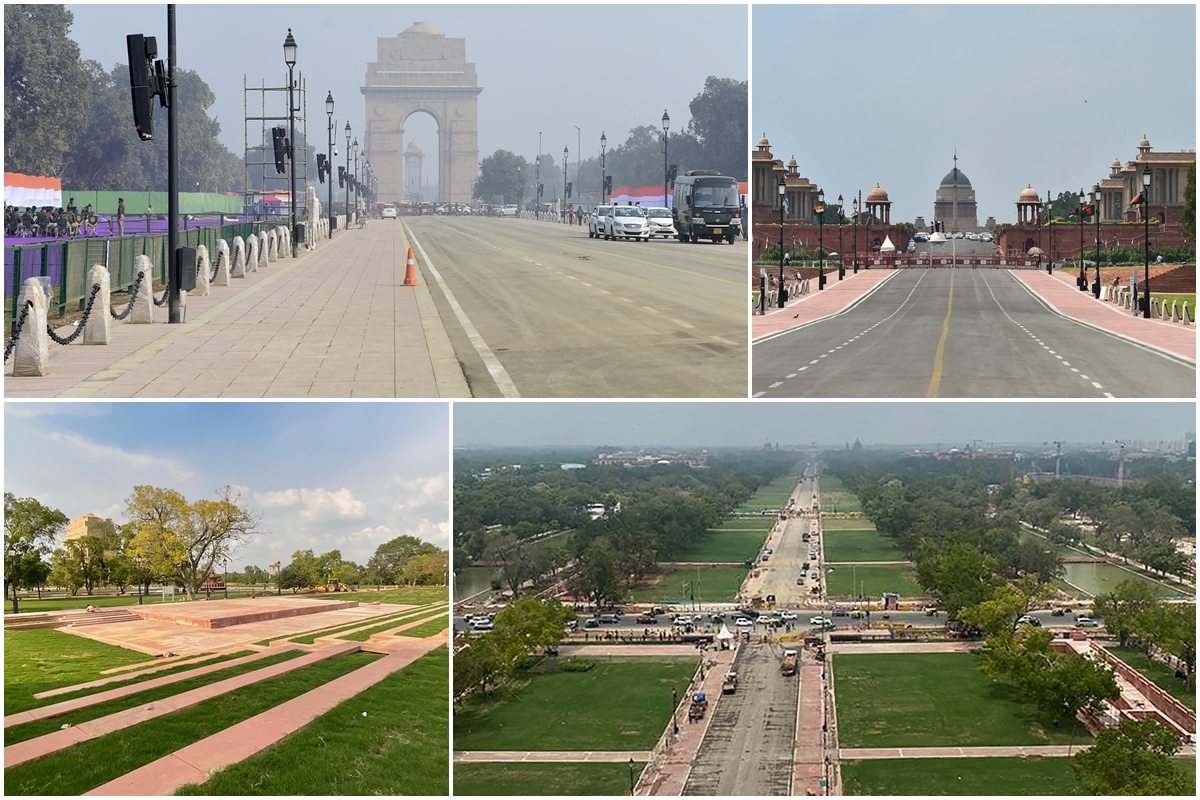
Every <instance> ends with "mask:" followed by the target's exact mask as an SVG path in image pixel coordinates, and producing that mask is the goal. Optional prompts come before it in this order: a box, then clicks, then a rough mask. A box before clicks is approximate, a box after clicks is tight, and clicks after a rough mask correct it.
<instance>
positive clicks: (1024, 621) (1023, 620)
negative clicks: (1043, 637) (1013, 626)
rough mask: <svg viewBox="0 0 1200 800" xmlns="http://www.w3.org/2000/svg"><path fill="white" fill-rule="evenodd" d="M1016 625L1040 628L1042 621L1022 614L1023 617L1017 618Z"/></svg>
mask: <svg viewBox="0 0 1200 800" xmlns="http://www.w3.org/2000/svg"><path fill="white" fill-rule="evenodd" d="M1017 624H1018V625H1032V626H1033V627H1035V628H1040V627H1042V621H1041V620H1040V619H1038V618H1037V617H1031V616H1030V615H1028V614H1024V615H1022V616H1020V617H1018V618H1017Z"/></svg>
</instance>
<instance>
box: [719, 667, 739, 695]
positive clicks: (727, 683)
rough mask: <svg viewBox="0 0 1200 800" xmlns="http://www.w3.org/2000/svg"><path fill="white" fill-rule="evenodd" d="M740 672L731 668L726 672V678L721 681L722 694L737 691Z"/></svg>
mask: <svg viewBox="0 0 1200 800" xmlns="http://www.w3.org/2000/svg"><path fill="white" fill-rule="evenodd" d="M737 687H738V674H737V673H736V672H735V671H733V670H730V671H729V672H726V673H725V680H723V681H722V682H721V694H733V693H735V692H736V691H737Z"/></svg>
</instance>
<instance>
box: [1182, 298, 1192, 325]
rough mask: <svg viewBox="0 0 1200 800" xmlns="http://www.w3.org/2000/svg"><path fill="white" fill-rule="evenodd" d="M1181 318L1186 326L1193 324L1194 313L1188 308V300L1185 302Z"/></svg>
mask: <svg viewBox="0 0 1200 800" xmlns="http://www.w3.org/2000/svg"><path fill="white" fill-rule="evenodd" d="M1181 316H1182V317H1183V324H1184V325H1191V324H1192V312H1191V309H1190V308H1188V304H1187V300H1184V301H1183V312H1182V314H1181Z"/></svg>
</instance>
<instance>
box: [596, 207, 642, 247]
mask: <svg viewBox="0 0 1200 800" xmlns="http://www.w3.org/2000/svg"><path fill="white" fill-rule="evenodd" d="M604 238H605V239H614V240H615V239H641V240H642V241H643V242H648V241H650V222H649V220H647V219H646V215H645V214H643V213H642V209H641V207H639V206H613V207H612V208H610V209H609V210H608V213H607V214H605V215H604Z"/></svg>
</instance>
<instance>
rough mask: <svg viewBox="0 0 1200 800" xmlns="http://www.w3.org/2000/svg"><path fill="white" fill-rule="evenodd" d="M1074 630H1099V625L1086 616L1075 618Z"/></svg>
mask: <svg viewBox="0 0 1200 800" xmlns="http://www.w3.org/2000/svg"><path fill="white" fill-rule="evenodd" d="M1075 627H1076V628H1099V627H1100V623H1099V622H1097V621H1096V620H1094V619H1092V618H1091V617H1088V616H1083V615H1081V616H1078V617H1076V618H1075Z"/></svg>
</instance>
